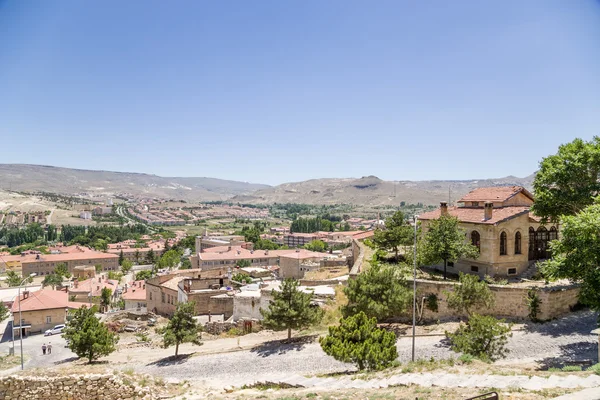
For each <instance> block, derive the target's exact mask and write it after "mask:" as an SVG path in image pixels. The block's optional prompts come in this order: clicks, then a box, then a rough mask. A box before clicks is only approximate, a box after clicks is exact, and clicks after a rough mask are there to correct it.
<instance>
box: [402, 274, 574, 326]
mask: <svg viewBox="0 0 600 400" xmlns="http://www.w3.org/2000/svg"><path fill="white" fill-rule="evenodd" d="M409 283H410V286H411V287H412V280H411V281H410V282H409ZM455 285H457V283H454V282H435V281H423V280H417V299H418V301H419V304H420V301H421V299H422V298H423V297H426V296H428V295H430V294H435V295H436V296H437V299H438V312H433V311H431V310H429V309H427V307H424V310H423V318H424V319H425V320H438V319H440V320H444V319H451V318H456V317H460V316H464V315H460V314H458V313H456V312H455V311H454V310H451V309H449V308H448V303H447V297H448V296H447V294H446V292H448V291H453V290H454V287H455ZM490 289H491V291H492V293H493V294H494V298H495V300H496V301H495V305H494V307H493V308H491V309H489V310H474V311H475V312H477V313H480V314H484V315H494V316H496V317H506V318H511V319H528V315H529V307H528V306H527V300H526V298H527V292H528V290H529V288H527V287H514V286H508V285H507V286H503V285H490ZM538 296H539V298H540V300H541V301H542V304H541V305H540V312H539V314H538V318H539V319H541V320H548V319H552V318H556V317H559V316H561V315H563V314H566V313H568V312H569V311H570V307H572V306H574V305H575V304H577V301H578V297H579V286H577V285H567V286H551V287H541V288H539V291H538Z"/></svg>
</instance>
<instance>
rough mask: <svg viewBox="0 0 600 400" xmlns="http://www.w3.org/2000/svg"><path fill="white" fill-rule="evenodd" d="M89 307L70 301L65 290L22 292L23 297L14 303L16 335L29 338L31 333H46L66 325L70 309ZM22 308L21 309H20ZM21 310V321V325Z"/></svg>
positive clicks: (12, 310)
mask: <svg viewBox="0 0 600 400" xmlns="http://www.w3.org/2000/svg"><path fill="white" fill-rule="evenodd" d="M85 305H87V304H86V303H78V302H72V301H69V297H68V294H67V292H66V291H64V290H51V289H42V290H38V291H36V292H30V291H28V290H24V291H21V297H20V298H18V299H17V300H16V301H14V302H13V305H12V308H11V312H12V315H13V320H14V321H15V323H14V327H13V329H14V334H15V337H18V336H19V334H20V333H22V334H23V336H28V335H29V334H30V333H38V332H44V331H46V330H47V329H50V328H53V327H54V326H55V325H58V324H64V323H65V321H66V317H67V313H68V311H69V310H70V309H77V308H80V307H82V306H85ZM19 306H20V308H19ZM19 310H20V311H21V313H20V314H21V321H20V323H19V321H18V319H19Z"/></svg>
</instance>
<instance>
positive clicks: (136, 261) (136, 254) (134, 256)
mask: <svg viewBox="0 0 600 400" xmlns="http://www.w3.org/2000/svg"><path fill="white" fill-rule="evenodd" d="M133 258H134V259H135V263H136V264H139V263H140V251H139V250H138V249H135V253H134V254H133Z"/></svg>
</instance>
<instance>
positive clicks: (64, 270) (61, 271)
mask: <svg viewBox="0 0 600 400" xmlns="http://www.w3.org/2000/svg"><path fill="white" fill-rule="evenodd" d="M54 273H55V274H56V275H59V276H62V277H64V278H67V279H69V278H70V277H71V273H70V272H69V268H68V267H67V264H65V263H58V264H56V268H54Z"/></svg>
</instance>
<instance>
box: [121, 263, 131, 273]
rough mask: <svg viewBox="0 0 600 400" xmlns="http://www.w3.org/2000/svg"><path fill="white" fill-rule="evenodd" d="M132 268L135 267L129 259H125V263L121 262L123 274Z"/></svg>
mask: <svg viewBox="0 0 600 400" xmlns="http://www.w3.org/2000/svg"><path fill="white" fill-rule="evenodd" d="M131 268H133V263H132V262H131V261H129V260H123V263H121V272H122V273H123V275H127V274H128V273H129V271H131Z"/></svg>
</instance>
